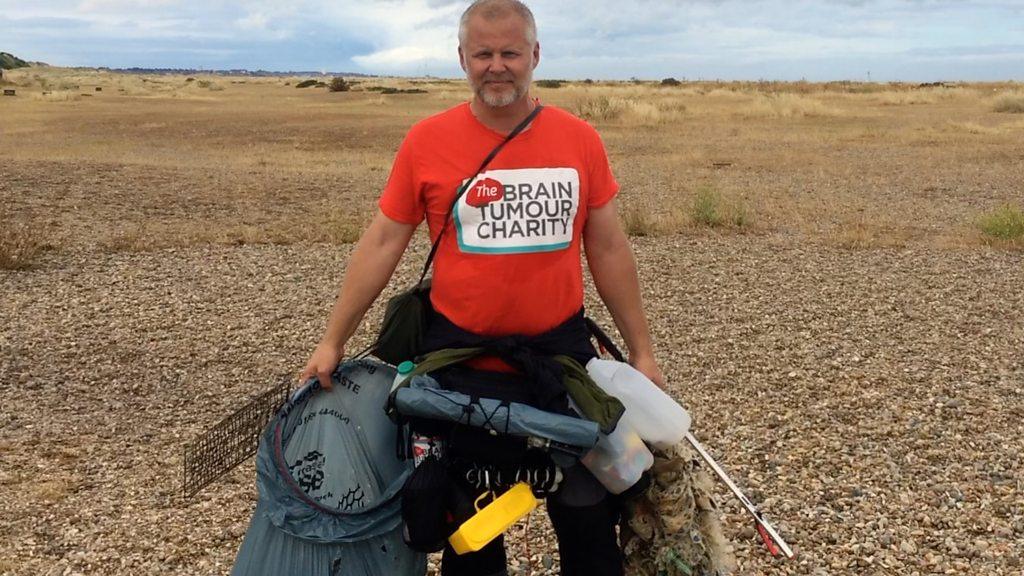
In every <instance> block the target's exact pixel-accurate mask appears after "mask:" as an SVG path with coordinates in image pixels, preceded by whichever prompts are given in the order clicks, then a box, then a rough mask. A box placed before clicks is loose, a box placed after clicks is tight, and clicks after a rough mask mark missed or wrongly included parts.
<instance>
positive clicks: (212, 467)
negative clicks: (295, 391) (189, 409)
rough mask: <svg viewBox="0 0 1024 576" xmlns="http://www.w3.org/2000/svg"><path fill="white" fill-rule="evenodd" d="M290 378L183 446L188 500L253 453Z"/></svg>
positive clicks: (287, 390) (281, 401) (285, 393)
mask: <svg viewBox="0 0 1024 576" xmlns="http://www.w3.org/2000/svg"><path fill="white" fill-rule="evenodd" d="M291 389H292V378H291V377H289V376H283V377H281V378H280V379H279V380H278V381H277V382H276V383H274V384H273V385H272V386H270V387H269V388H267V389H266V390H264V391H263V392H261V393H260V394H259V395H257V396H256V397H254V398H253V399H252V400H250V401H249V402H248V403H246V404H245V405H244V406H242V407H241V408H239V409H238V410H237V411H235V413H234V414H231V415H230V416H228V417H227V418H225V419H223V420H221V421H220V422H218V423H217V424H216V425H214V426H213V427H212V428H210V429H209V430H207V431H206V432H205V433H203V434H202V435H201V436H199V437H198V438H196V439H195V440H194V441H192V442H190V443H189V444H186V445H185V457H184V474H183V482H182V491H183V492H184V494H185V497H186V498H191V497H192V496H195V495H196V494H198V493H199V491H200V490H202V489H203V488H205V487H206V486H209V485H210V484H211V483H213V482H214V481H215V480H217V479H218V478H220V477H221V476H223V475H224V474H227V473H228V472H229V471H231V470H232V469H233V468H234V467H235V466H238V465H239V464H241V463H242V462H244V461H245V459H246V458H248V457H250V456H252V455H253V454H255V453H256V449H257V448H258V447H259V442H260V435H261V433H262V432H263V429H264V428H265V427H266V425H267V422H269V421H270V419H271V418H272V417H273V416H274V414H276V413H277V411H278V409H279V408H280V407H281V405H283V404H284V402H285V401H286V400H287V399H288V394H289V393H290V392H291Z"/></svg>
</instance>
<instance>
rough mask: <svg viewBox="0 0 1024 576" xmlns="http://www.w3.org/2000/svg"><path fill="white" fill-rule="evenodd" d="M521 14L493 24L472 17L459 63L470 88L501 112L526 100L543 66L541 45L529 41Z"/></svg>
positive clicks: (506, 17) (461, 49)
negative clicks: (500, 109) (541, 65)
mask: <svg viewBox="0 0 1024 576" xmlns="http://www.w3.org/2000/svg"><path fill="white" fill-rule="evenodd" d="M526 30H527V26H526V22H524V21H523V19H522V18H520V17H519V16H518V15H517V14H509V15H507V16H504V17H500V18H496V19H493V20H486V19H484V18H483V17H480V16H472V17H471V18H470V19H469V22H468V25H467V27H466V42H465V44H464V45H462V46H459V59H460V60H461V61H462V69H463V70H465V71H466V78H467V79H468V80H469V86H470V88H472V89H473V92H474V93H475V94H476V97H477V99H478V100H480V101H481V102H482V103H484V104H486V105H488V106H491V107H494V108H500V107H502V106H508V105H509V104H512V103H513V102H515V101H517V100H519V99H520V98H523V97H525V96H526V95H527V94H528V93H529V90H530V82H531V81H532V80H533V69H534V68H536V67H537V63H538V62H540V44H538V43H537V42H533V43H531V42H530V41H529V39H528V38H527V33H526Z"/></svg>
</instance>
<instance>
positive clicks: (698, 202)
mask: <svg viewBox="0 0 1024 576" xmlns="http://www.w3.org/2000/svg"><path fill="white" fill-rule="evenodd" d="M690 220H691V221H692V222H693V223H694V224H696V225H698V226H707V227H708V228H718V227H720V226H731V227H734V228H745V227H747V226H749V225H750V223H751V222H750V214H749V213H748V212H747V208H746V206H744V205H743V203H742V202H740V201H726V200H725V199H723V198H722V195H721V194H720V193H719V192H718V191H717V190H715V189H714V188H712V187H711V186H707V185H705V186H701V187H700V188H698V189H697V194H696V195H695V196H694V198H693V204H692V205H691V206H690Z"/></svg>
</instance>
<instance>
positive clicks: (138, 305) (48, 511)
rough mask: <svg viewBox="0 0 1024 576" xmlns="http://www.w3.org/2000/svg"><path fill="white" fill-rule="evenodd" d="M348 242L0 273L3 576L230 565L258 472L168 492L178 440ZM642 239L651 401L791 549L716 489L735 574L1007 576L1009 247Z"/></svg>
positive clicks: (1014, 390)
mask: <svg viewBox="0 0 1024 576" xmlns="http://www.w3.org/2000/svg"><path fill="white" fill-rule="evenodd" d="M348 250H349V248H347V247H345V248H335V247H330V246H324V245H320V246H312V247H309V246H307V247H300V246H244V247H238V248H208V249H207V248H190V249H169V250H164V251H158V252H148V253H134V254H128V253H121V254H99V253H95V252H75V253H61V254H52V255H49V256H47V258H46V259H44V261H43V262H42V264H41V265H40V266H39V267H37V268H36V269H34V270H29V271H24V272H8V271H0V518H2V520H0V573H2V574H18V575H45V574H223V573H226V572H227V571H228V569H229V567H230V565H231V563H232V560H233V557H234V553H235V551H236V549H237V547H238V544H239V543H240V541H241V538H242V536H243V534H244V531H245V528H246V525H247V523H248V520H249V515H250V513H251V511H252V507H253V505H254V502H255V488H254V482H253V477H254V472H253V468H252V463H251V461H250V462H247V463H246V464H245V465H243V466H241V467H240V468H239V469H237V470H236V471H234V472H232V473H231V474H230V475H228V476H227V477H226V478H225V479H224V480H223V481H221V482H219V483H218V484H216V485H214V486H212V487H210V488H208V489H207V490H206V491H204V492H203V493H202V494H201V495H200V497H199V498H197V499H195V500H193V501H185V500H183V499H182V498H181V496H180V482H181V450H182V445H183V444H184V443H185V442H187V441H189V440H190V439H192V438H193V437H194V436H195V435H197V434H198V433H200V432H201V431H202V430H204V429H205V427H206V426H208V425H210V424H212V423H213V422H215V421H217V420H219V419H220V418H221V417H223V416H224V415H226V414H228V413H230V412H231V411H232V409H233V407H235V406H236V405H237V404H238V403H240V402H242V401H244V400H245V399H247V398H248V397H249V396H250V395H252V394H253V393H255V391H256V390H258V389H260V388H262V387H264V386H265V385H267V384H269V383H270V382H271V381H273V380H274V379H275V378H276V377H277V376H279V375H280V374H282V373H289V372H291V373H295V372H297V371H298V369H299V368H301V366H302V364H303V363H304V362H305V359H306V356H307V354H308V353H309V352H310V351H311V349H312V347H313V345H314V343H315V341H316V339H317V338H318V337H319V334H320V331H321V329H322V326H323V322H324V321H325V319H326V316H327V312H328V310H329V307H330V305H331V303H332V299H333V295H334V293H335V290H336V285H337V282H338V280H339V279H340V273H341V270H342V269H343V267H344V263H345V259H346V257H347V254H348ZM636 250H637V257H638V260H639V262H640V266H641V269H642V276H643V281H644V285H645V294H646V298H647V308H648V313H649V316H650V318H651V322H652V330H653V332H654V334H655V336H656V339H657V341H658V348H659V350H658V352H659V357H660V359H661V361H662V363H663V368H664V369H665V372H666V374H667V376H668V378H669V380H670V383H671V384H670V387H671V392H672V393H673V395H674V396H675V397H676V398H677V399H679V400H680V401H682V402H684V404H685V405H686V406H688V407H689V408H690V409H691V411H692V412H693V414H694V420H695V427H694V430H695V433H696V434H697V436H698V437H699V438H701V439H702V440H703V441H704V442H705V443H706V444H707V445H708V446H709V447H711V448H712V451H713V452H714V453H715V454H716V456H717V457H718V458H719V461H720V462H721V463H722V464H723V465H724V466H726V468H727V469H729V470H730V471H731V473H732V475H733V477H734V478H735V479H736V480H737V481H738V482H739V483H740V484H741V485H742V486H744V487H745V488H746V489H747V490H748V494H749V495H750V496H751V497H752V498H753V499H754V500H755V501H758V502H760V503H762V504H763V506H762V507H763V509H764V510H765V511H766V513H767V514H768V515H769V517H770V518H772V519H773V520H775V521H776V522H777V525H778V526H779V527H780V528H781V531H782V532H783V534H784V535H785V536H786V537H787V539H788V540H789V542H791V543H792V544H793V545H794V547H795V548H796V549H797V552H798V556H797V559H796V560H794V561H791V562H788V563H784V562H781V561H772V560H771V559H770V557H768V555H767V554H766V553H765V552H763V551H762V550H761V549H760V547H759V545H758V544H757V542H756V539H755V538H756V537H755V536H754V533H753V530H752V528H751V526H750V523H749V522H748V521H747V520H746V518H744V517H743V515H742V514H741V513H740V510H739V508H738V506H737V505H736V503H734V502H733V501H731V500H730V499H729V498H728V497H727V495H726V492H725V489H724V487H722V486H718V489H719V494H720V497H721V498H720V499H721V500H722V501H723V502H724V503H725V506H724V510H725V515H724V518H723V521H724V524H725V531H726V535H727V536H728V537H729V538H730V539H731V540H732V541H733V542H734V544H735V547H736V556H737V560H738V563H739V569H738V573H739V574H813V575H824V574H907V575H913V574H942V573H946V574H950V573H962V572H967V571H970V572H972V573H975V574H1021V573H1022V571H1024V560H1022V558H1021V555H1022V554H1024V552H1022V550H1021V547H1020V542H1022V541H1024V474H1022V470H1021V457H1020V454H1021V453H1022V449H1024V425H1022V424H1021V422H1022V421H1024V353H1022V350H1024V322H1022V321H1021V320H1022V310H1024V289H1022V286H1024V254H1021V253H1020V252H1016V253H1006V252H995V251H987V250H984V249H974V250H967V251H954V250H939V249H936V250H932V249H913V250H912V249H893V250H877V251H842V250H838V249H834V248H828V247H822V246H818V245H810V244H806V243H801V242H797V241H795V240H790V239H788V238H786V237H782V236H761V237H745V236H732V237H726V238H718V237H713V236H707V237H699V238H693V237H685V236H678V237H670V238H658V239H656V240H646V239H640V240H638V241H637V242H636ZM423 252H424V246H423V243H422V242H420V243H419V245H418V247H417V249H416V250H415V251H414V254H413V255H412V256H411V257H408V258H406V260H405V261H404V262H403V264H402V268H401V274H402V276H403V279H402V280H400V281H398V282H396V283H393V285H394V286H401V285H403V284H405V283H408V281H409V279H411V277H412V275H413V273H414V271H415V269H416V268H418V266H419V262H420V261H421V260H422V258H423ZM591 309H592V310H593V311H594V313H595V315H596V316H597V317H598V318H603V319H604V321H603V322H604V324H605V325H609V323H608V321H607V318H605V317H604V316H603V315H602V314H601V313H598V307H597V306H591ZM379 312H380V310H379V308H375V309H374V311H373V312H372V313H371V322H373V323H374V324H375V323H376V318H377V317H379V316H378V315H379ZM359 338H360V340H358V341H356V342H354V343H353V346H358V345H360V344H363V343H364V342H365V339H366V335H365V334H360V336H359ZM523 530H524V526H522V525H520V526H518V527H516V528H515V529H514V531H513V535H512V537H511V538H510V546H509V549H510V557H513V558H517V559H520V560H516V561H515V562H514V563H518V564H519V565H520V567H522V568H524V569H526V568H527V566H529V567H531V568H532V570H533V572H534V573H536V574H539V573H544V572H551V571H552V570H554V569H556V568H557V558H553V555H552V553H551V544H552V542H551V538H550V528H549V527H548V526H547V523H546V521H545V520H544V515H543V514H542V513H537V514H536V515H535V516H534V517H533V519H532V520H531V522H530V528H529V534H530V538H529V541H526V540H524V539H523V538H522V532H523ZM527 544H529V545H528V546H527ZM552 560H554V562H553V563H552V562H551V561H552ZM547 565H550V566H551V567H550V568H546V566H547ZM525 571H526V572H528V571H529V570H528V569H527V570H525Z"/></svg>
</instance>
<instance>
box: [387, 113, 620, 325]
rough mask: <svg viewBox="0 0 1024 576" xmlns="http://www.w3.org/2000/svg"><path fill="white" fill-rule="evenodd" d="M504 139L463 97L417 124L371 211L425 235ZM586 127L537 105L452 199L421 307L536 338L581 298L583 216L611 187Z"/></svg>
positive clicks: (614, 187) (434, 231) (436, 229)
mask: <svg viewBox="0 0 1024 576" xmlns="http://www.w3.org/2000/svg"><path fill="white" fill-rule="evenodd" d="M503 139H504V136H502V135H501V134H499V133H497V132H495V131H493V130H491V129H489V128H487V127H486V126H484V125H483V124H481V123H480V121H479V120H477V119H476V117H475V116H474V115H473V113H472V111H471V110H470V107H469V104H468V103H464V104H461V105H459V106H456V107H454V108H451V109H449V110H447V111H445V112H442V113H440V114H437V115H435V116H432V117H430V118H427V119H426V120H423V121H422V122H419V123H418V124H416V125H415V126H413V127H412V129H411V130H410V131H409V133H408V135H406V137H405V141H404V142H402V145H401V147H400V148H399V150H398V155H397V157H396V158H395V163H394V165H393V167H392V169H391V176H390V177H389V178H388V182H387V185H386V186H385V188H384V192H383V194H382V195H381V197H380V202H379V205H380V209H381V211H383V212H384V214H385V215H386V216H388V217H389V218H391V219H392V220H395V221H397V222H403V223H406V224H419V223H420V222H421V221H422V220H423V218H424V216H425V217H426V219H427V224H428V226H429V227H430V237H431V241H433V240H434V239H436V238H437V235H438V234H439V233H440V230H441V226H442V224H443V223H444V220H445V215H446V214H447V213H448V209H449V207H450V206H451V204H452V201H453V200H454V199H455V194H456V192H457V191H458V189H459V187H460V186H461V185H462V183H463V182H464V181H465V180H466V179H467V178H469V177H471V176H472V175H473V172H474V171H475V170H476V169H477V168H478V167H479V166H480V163H481V162H483V159H484V158H486V157H487V154H488V153H489V152H490V151H491V150H492V149H493V148H494V147H495V146H497V145H498V144H499V143H500V142H501V141H502V140H503ZM618 189H619V187H618V183H616V181H615V177H614V176H613V175H612V171H611V167H610V166H609V165H608V157H607V154H606V153H605V149H604V145H603V144H602V143H601V139H600V137H599V136H598V134H597V132H596V131H595V130H594V129H593V128H592V127H591V126H590V125H589V124H587V123H586V122H584V121H582V120H580V119H578V118H576V117H575V116H573V115H571V114H569V113H568V112H565V111H563V110H560V109H558V108H554V107H548V106H546V107H545V108H544V109H543V110H541V111H540V113H539V114H538V115H537V117H536V118H535V119H534V120H533V123H532V124H531V126H530V127H529V129H527V130H526V131H524V132H522V133H521V134H519V135H518V136H516V137H515V138H514V139H513V140H512V141H511V142H509V143H508V144H507V145H506V146H505V147H504V148H503V149H502V150H501V152H499V153H498V155H497V156H496V157H495V158H494V160H492V161H491V163H490V165H489V166H488V167H487V168H486V170H485V171H484V172H483V173H481V174H480V175H479V176H477V177H476V179H475V180H474V181H473V183H472V184H471V185H470V187H469V189H468V190H467V192H466V194H465V195H463V197H462V198H461V199H460V200H459V203H458V205H457V207H456V209H455V211H454V212H453V215H452V219H451V221H450V222H449V223H448V230H447V231H446V232H445V234H444V239H443V240H442V241H441V246H440V247H439V248H438V252H437V256H436V257H435V259H434V273H433V287H432V289H431V302H432V303H433V305H434V308H435V309H436V310H437V311H438V312H440V313H442V314H444V315H445V316H447V317H448V318H449V319H450V320H451V321H452V322H454V323H455V324H456V325H458V326H459V327H461V328H463V329H465V330H468V331H470V332H474V333H477V334H482V335H485V336H503V335H510V334H523V335H528V336H532V335H536V334H540V333H542V332H545V331H547V330H550V329H551V328H554V327H555V326H557V325H559V324H561V323H562V322H563V321H565V320H566V319H567V318H569V316H571V315H572V314H574V313H575V312H576V311H577V310H579V309H580V307H581V306H582V305H583V267H582V263H581V258H580V237H581V234H582V231H583V225H584V223H585V222H586V220H587V211H588V210H589V209H590V208H595V207H599V206H602V205H604V204H605V203H607V202H608V201H610V200H611V199H612V198H614V197H615V194H616V193H617V192H618Z"/></svg>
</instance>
